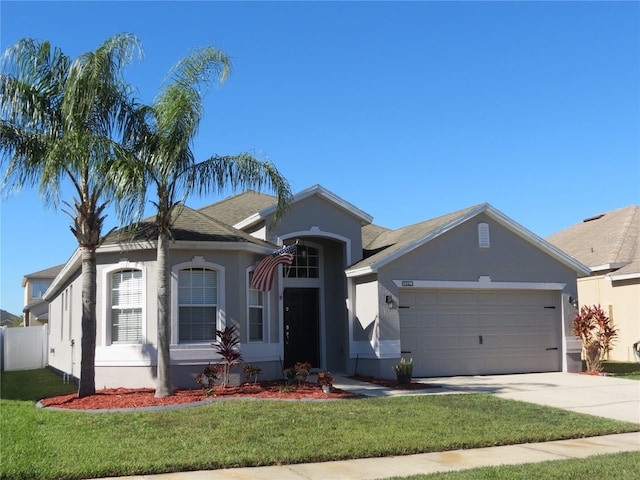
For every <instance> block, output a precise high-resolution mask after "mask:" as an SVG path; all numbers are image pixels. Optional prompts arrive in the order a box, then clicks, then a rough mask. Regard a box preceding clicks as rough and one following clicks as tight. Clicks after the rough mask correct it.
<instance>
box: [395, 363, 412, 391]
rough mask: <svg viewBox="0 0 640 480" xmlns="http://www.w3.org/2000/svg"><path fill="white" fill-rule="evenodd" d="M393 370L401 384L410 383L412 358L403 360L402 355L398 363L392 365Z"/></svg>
mask: <svg viewBox="0 0 640 480" xmlns="http://www.w3.org/2000/svg"><path fill="white" fill-rule="evenodd" d="M393 370H394V372H396V378H397V379H398V383H399V384H401V385H407V384H409V383H411V376H412V375H413V358H411V359H409V360H405V359H404V357H402V358H400V363H398V364H396V365H394V366H393Z"/></svg>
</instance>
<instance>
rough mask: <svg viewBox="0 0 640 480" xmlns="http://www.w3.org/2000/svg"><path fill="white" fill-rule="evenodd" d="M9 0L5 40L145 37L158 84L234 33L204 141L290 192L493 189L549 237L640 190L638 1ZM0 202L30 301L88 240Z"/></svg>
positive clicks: (11, 268)
mask: <svg viewBox="0 0 640 480" xmlns="http://www.w3.org/2000/svg"><path fill="white" fill-rule="evenodd" d="M0 9H1V10H0V15H1V25H0V27H1V32H2V33H1V38H0V40H1V46H2V50H5V49H6V48H7V47H8V46H9V45H11V44H13V43H14V42H16V41H17V40H18V39H20V38H23V37H33V38H38V39H44V40H50V41H51V42H52V43H53V44H54V45H56V46H59V47H61V48H62V49H63V51H64V52H65V53H67V54H68V55H71V56H74V57H75V56H76V55H78V54H80V53H82V52H85V51H88V50H93V49H95V48H96V47H97V46H98V45H99V44H100V43H101V42H102V41H104V40H105V39H106V38H108V37H110V36H112V35H113V34H115V33H119V32H130V33H133V34H135V35H137V36H138V37H139V38H140V39H141V40H142V42H143V46H144V52H145V57H144V59H143V60H142V61H141V62H139V63H136V64H134V65H132V66H131V67H129V68H128V69H127V78H128V79H129V80H130V81H131V82H132V83H133V84H134V85H136V86H137V88H138V90H139V96H140V97H141V98H142V100H144V101H147V102H150V101H151V100H152V98H153V96H154V94H155V93H156V92H157V91H158V88H159V86H160V84H161V81H162V80H163V78H164V75H165V74H166V72H167V71H168V70H169V68H170V67H171V66H172V65H173V64H175V62H176V61H178V60H179V59H180V58H182V57H183V56H185V55H186V54H188V53H189V49H190V48H192V47H200V46H204V45H213V46H215V47H218V48H220V49H222V50H223V51H225V52H226V53H227V54H228V55H230V56H231V57H232V58H233V62H234V70H233V73H232V76H231V78H230V79H229V81H228V82H227V83H225V84H224V85H223V86H221V87H216V88H213V89H211V90H210V91H209V94H208V96H207V101H206V110H205V119H204V121H203V123H202V126H201V130H200V135H199V137H198V138H197V140H196V143H195V151H196V153H197V154H198V156H199V158H200V159H204V158H206V157H207V156H209V155H212V154H234V153H240V152H242V151H247V150H250V151H253V152H255V153H257V154H258V155H261V156H262V158H267V157H268V158H269V159H270V160H271V161H273V162H274V163H275V164H276V165H277V167H278V168H279V169H280V170H281V172H282V173H283V174H284V175H285V176H286V177H287V178H288V179H289V180H290V182H291V184H292V186H293V188H294V190H295V191H298V190H302V189H304V188H307V187H309V186H311V185H314V184H316V183H319V184H321V185H323V186H324V187H326V188H327V189H329V190H331V191H333V192H334V193H336V194H337V195H339V196H341V197H342V198H344V199H345V200H347V201H349V202H351V203H353V204H354V205H356V206H357V207H359V208H361V209H362V210H364V211H366V212H367V213H369V214H371V215H373V217H374V222H375V223H377V224H379V225H383V226H386V227H390V228H397V227H401V226H404V225H408V224H411V223H415V222H419V221H422V220H425V219H427V218H431V217H434V216H438V215H441V214H444V213H448V212H451V211H454V210H457V209H460V208H464V207H467V206H471V205H475V204H478V203H482V202H489V203H491V204H492V205H493V206H494V207H496V208H497V209H498V210H500V211H502V212H503V213H505V214H506V215H508V216H510V217H511V218H512V219H514V220H515V221H517V222H518V223H520V224H522V225H523V226H525V227H526V228H528V229H529V230H531V231H532V232H534V233H535V234H537V235H539V236H542V237H546V236H548V235H550V234H552V233H554V232H556V231H559V230H562V229H564V228H566V227H568V226H570V225H573V224H575V223H577V222H580V221H581V220H582V219H583V218H586V217H589V216H592V215H595V214H597V213H601V212H605V211H609V210H613V209H617V208H621V207H625V206H628V205H631V204H638V203H639V189H640V151H639V150H640V33H639V32H640V3H638V2H619V3H616V2H584V3H583V2H469V3H467V2H406V3H404V2H393V3H391V2H353V3H351V2H335V3H334V2H282V3H280V2H230V3H224V2H206V1H200V2H26V1H22V2H12V1H6V0H3V1H2V2H1V3H0ZM69 194H70V193H69ZM66 198H69V197H68V196H67V197H66ZM216 200H218V198H206V199H198V198H195V197H194V198H191V200H190V201H189V202H188V204H189V205H190V206H192V207H199V206H202V205H204V204H208V203H212V202H214V201H216ZM1 213H2V218H1V228H2V231H1V244H0V248H1V257H0V260H1V262H2V263H1V274H2V278H1V296H0V307H1V308H3V309H5V310H8V311H10V312H12V313H20V312H21V310H22V306H23V305H22V303H23V299H22V296H23V292H22V288H21V286H20V283H21V280H22V277H23V275H25V274H28V273H32V272H35V271H38V270H41V269H44V268H47V267H49V266H53V265H57V264H60V263H64V262H65V261H66V260H67V259H68V258H69V257H70V255H71V254H72V253H73V252H74V250H75V248H76V243H75V239H74V238H73V236H72V234H71V233H70V231H69V224H70V221H69V218H68V217H67V216H66V215H65V214H64V213H62V212H56V211H52V210H45V208H44V207H43V204H42V202H41V200H40V199H39V197H38V195H37V192H35V191H33V190H24V191H22V192H21V193H19V194H17V195H15V196H13V197H11V198H9V199H8V200H6V201H3V203H2V209H1ZM114 222H115V217H113V216H111V217H110V220H109V221H108V222H107V223H108V224H109V225H108V227H110V226H113V225H114Z"/></svg>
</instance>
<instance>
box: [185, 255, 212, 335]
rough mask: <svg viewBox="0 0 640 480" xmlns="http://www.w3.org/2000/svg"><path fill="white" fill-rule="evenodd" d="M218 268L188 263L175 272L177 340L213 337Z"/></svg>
mask: <svg viewBox="0 0 640 480" xmlns="http://www.w3.org/2000/svg"><path fill="white" fill-rule="evenodd" d="M217 316H218V272H217V271H216V270H212V269H210V268H204V267H190V268H184V269H182V270H180V271H179V272H178V341H179V342H180V343H202V342H211V341H215V339H216V319H217Z"/></svg>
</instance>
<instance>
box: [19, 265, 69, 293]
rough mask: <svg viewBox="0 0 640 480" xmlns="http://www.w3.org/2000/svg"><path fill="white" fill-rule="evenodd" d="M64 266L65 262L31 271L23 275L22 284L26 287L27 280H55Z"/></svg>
mask: <svg viewBox="0 0 640 480" xmlns="http://www.w3.org/2000/svg"><path fill="white" fill-rule="evenodd" d="M63 268H64V264H62V265H56V266H55V267H49V268H45V269H44V270H39V271H37V272H33V273H29V274H27V275H25V276H24V277H22V286H23V287H24V286H25V285H26V284H27V280H53V279H54V278H56V277H57V276H58V274H59V273H60V272H61V271H62V269H63Z"/></svg>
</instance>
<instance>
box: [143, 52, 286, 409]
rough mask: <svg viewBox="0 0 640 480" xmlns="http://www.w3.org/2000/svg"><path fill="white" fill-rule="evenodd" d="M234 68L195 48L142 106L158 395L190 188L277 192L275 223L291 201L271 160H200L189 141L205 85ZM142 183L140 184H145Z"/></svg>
mask: <svg viewBox="0 0 640 480" xmlns="http://www.w3.org/2000/svg"><path fill="white" fill-rule="evenodd" d="M230 69H231V62H230V60H229V58H228V57H227V55H225V54H224V53H223V52H221V51H220V50H218V49H215V48H212V47H205V48H202V49H198V50H196V51H194V52H193V53H192V54H191V55H189V56H187V57H185V58H184V59H183V60H181V61H180V62H178V63H177V64H176V66H175V67H174V68H173V69H172V70H171V72H170V76H169V81H168V82H167V83H166V84H165V85H164V86H163V87H162V88H161V90H160V93H159V95H158V97H157V98H156V99H155V101H154V102H153V104H152V105H151V106H150V107H145V108H142V109H140V114H141V115H142V116H144V118H145V119H146V129H144V130H140V131H139V132H138V141H139V143H138V146H139V149H138V152H139V157H140V159H141V162H142V163H143V164H144V165H145V166H146V171H147V185H153V186H154V187H155V190H156V194H157V203H155V206H156V207H157V213H156V228H157V234H158V242H157V268H158V279H157V281H158V372H157V386H156V397H165V396H169V395H171V394H172V393H173V392H172V388H171V375H170V349H169V347H170V340H171V322H170V275H169V273H170V272H169V242H170V240H171V226H172V224H173V222H174V221H175V218H174V217H175V209H174V207H176V206H177V205H179V204H180V203H182V202H183V201H184V200H185V199H186V198H187V196H188V195H189V194H190V193H191V191H195V192H196V193H197V194H200V195H206V194H211V193H220V192H222V191H224V189H225V188H228V187H231V188H232V189H238V188H257V189H262V188H263V187H264V188H266V189H268V190H270V191H273V192H275V193H276V194H277V197H278V204H277V209H276V214H275V215H274V219H275V221H277V220H278V219H280V217H281V216H282V215H283V213H284V210H285V209H286V207H287V205H288V203H289V202H290V199H291V190H290V187H289V184H288V182H287V181H286V179H285V178H284V177H283V176H282V175H281V174H280V173H279V172H278V170H277V169H276V167H275V166H274V165H273V164H272V163H270V162H268V161H259V160H257V159H256V158H254V157H253V156H252V155H250V154H248V153H242V154H240V155H231V156H212V157H210V158H208V159H206V160H204V161H202V162H200V163H196V162H195V160H194V155H193V152H192V150H191V144H192V142H193V139H194V137H195V136H196V134H197V132H198V127H199V124H200V120H201V118H202V115H203V105H202V98H203V95H202V92H201V90H200V88H201V87H206V86H207V85H208V84H209V83H210V81H211V79H212V77H213V78H214V79H217V80H219V81H220V82H223V81H224V80H225V79H226V77H227V76H228V74H229V72H230ZM141 186H142V185H141ZM145 188H146V187H145Z"/></svg>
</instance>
